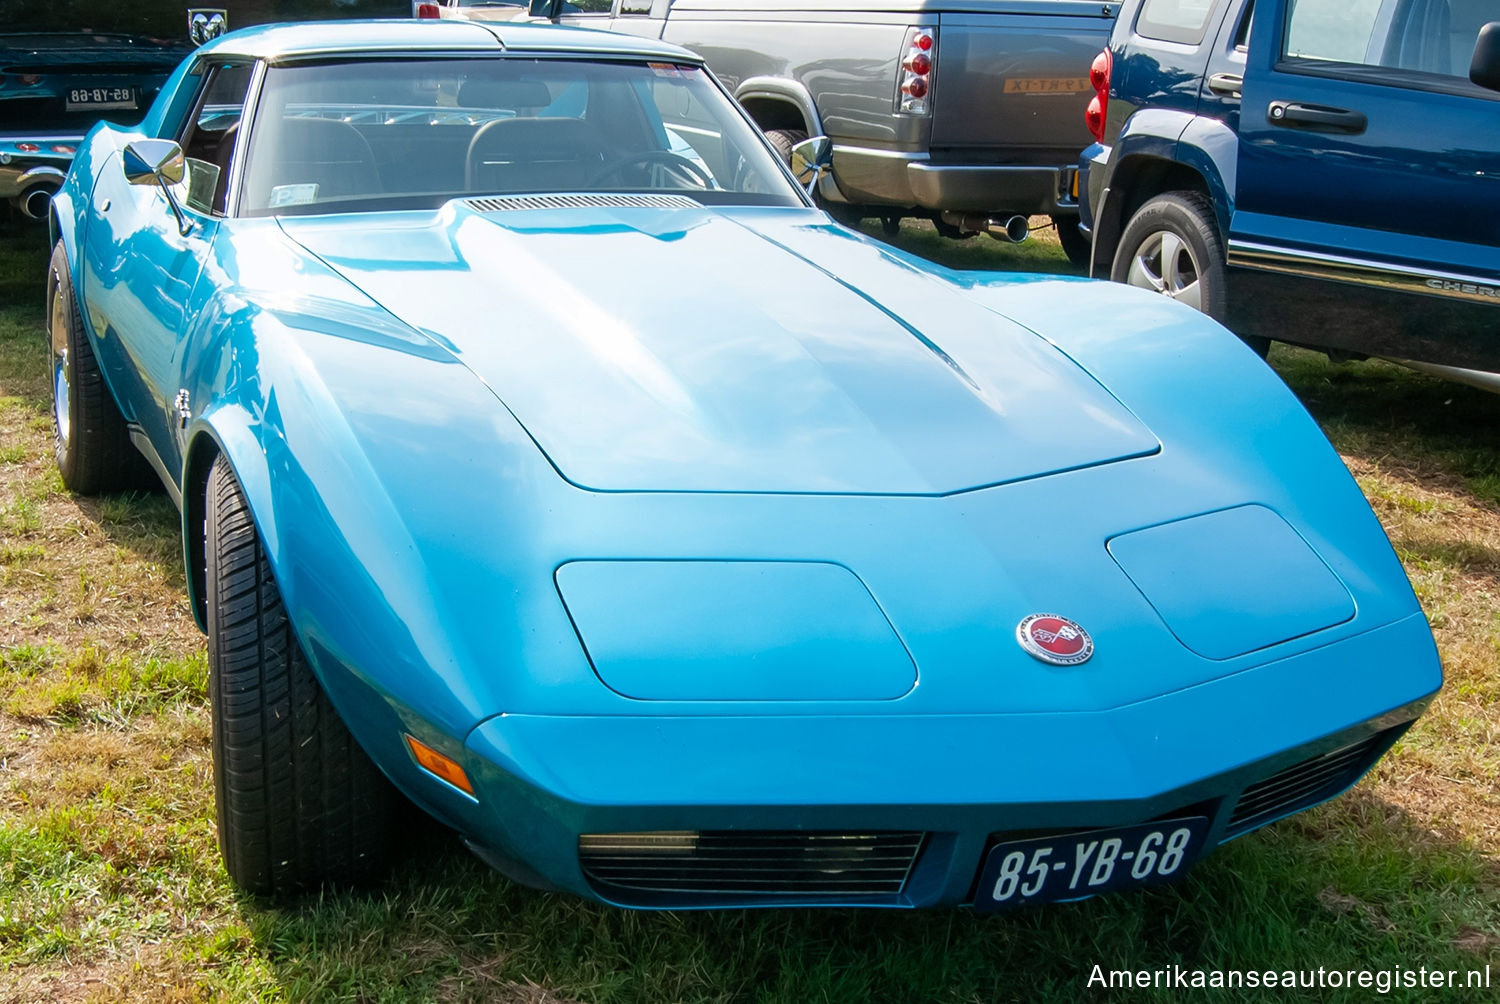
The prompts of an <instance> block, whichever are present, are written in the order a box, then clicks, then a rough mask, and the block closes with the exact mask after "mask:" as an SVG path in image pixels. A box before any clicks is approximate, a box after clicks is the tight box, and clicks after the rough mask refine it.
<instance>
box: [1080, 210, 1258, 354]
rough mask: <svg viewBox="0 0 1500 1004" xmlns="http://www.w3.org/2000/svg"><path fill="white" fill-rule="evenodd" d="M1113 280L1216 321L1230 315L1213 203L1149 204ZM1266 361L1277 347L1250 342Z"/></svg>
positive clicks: (1124, 243)
mask: <svg viewBox="0 0 1500 1004" xmlns="http://www.w3.org/2000/svg"><path fill="white" fill-rule="evenodd" d="M1109 277H1110V278H1111V279H1113V280H1114V281H1115V282H1123V283H1127V284H1128V285H1132V286H1139V287H1141V288H1142V289H1150V290H1154V291H1155V292H1158V293H1162V294H1164V295H1166V296H1170V297H1172V299H1174V300H1180V301H1182V302H1185V303H1187V304H1189V305H1190V306H1193V307H1196V308H1197V309H1199V310H1201V311H1202V312H1203V313H1205V314H1207V315H1208V316H1209V317H1212V318H1213V319H1214V320H1216V321H1219V322H1221V323H1222V322H1224V320H1225V319H1226V315H1227V314H1228V299H1227V289H1228V270H1227V268H1226V267H1225V264H1224V241H1223V238H1221V237H1220V236H1219V226H1218V223H1217V221H1216V220H1215V218H1214V209H1213V203H1212V202H1210V201H1209V199H1208V196H1206V195H1203V194H1201V193H1199V192H1168V193H1166V194H1165V195H1158V196H1156V197H1155V198H1154V199H1151V200H1149V201H1148V202H1146V203H1145V204H1144V205H1142V206H1141V208H1140V209H1137V210H1136V212H1135V215H1134V216H1132V217H1131V218H1130V223H1129V224H1128V225H1126V227H1125V233H1124V234H1122V235H1121V237H1120V245H1119V247H1118V248H1116V250H1115V260H1114V264H1113V267H1112V268H1111V269H1110V274H1109ZM1243 341H1244V342H1245V344H1247V345H1249V346H1250V348H1252V349H1254V350H1255V351H1256V352H1257V353H1258V354H1259V355H1260V356H1261V357H1262V358H1264V357H1265V355H1266V352H1267V351H1268V350H1269V349H1270V347H1271V343H1270V342H1269V341H1268V340H1267V339H1264V338H1246V339H1243Z"/></svg>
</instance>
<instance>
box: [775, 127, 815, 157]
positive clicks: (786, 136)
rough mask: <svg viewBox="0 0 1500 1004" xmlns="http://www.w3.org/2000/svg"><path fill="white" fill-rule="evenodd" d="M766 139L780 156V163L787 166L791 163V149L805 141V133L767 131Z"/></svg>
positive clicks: (799, 130)
mask: <svg viewBox="0 0 1500 1004" xmlns="http://www.w3.org/2000/svg"><path fill="white" fill-rule="evenodd" d="M766 139H768V140H770V141H771V145H772V146H773V147H775V148H776V152H777V153H779V154H780V155H781V162H782V163H783V164H788V165H789V164H791V162H792V147H794V146H796V145H797V144H798V143H801V142H802V141H803V140H805V139H807V133H805V132H803V131H802V130H801V129H767V130H766Z"/></svg>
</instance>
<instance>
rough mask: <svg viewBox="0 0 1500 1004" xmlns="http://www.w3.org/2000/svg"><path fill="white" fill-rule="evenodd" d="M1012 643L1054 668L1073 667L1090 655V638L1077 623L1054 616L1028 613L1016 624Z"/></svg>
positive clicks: (1092, 651) (1086, 659)
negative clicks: (1014, 639)
mask: <svg viewBox="0 0 1500 1004" xmlns="http://www.w3.org/2000/svg"><path fill="white" fill-rule="evenodd" d="M1016 641H1018V642H1020V643H1021V647H1022V648H1024V649H1025V650H1026V651H1027V652H1029V653H1030V654H1032V655H1034V656H1036V657H1037V658H1038V659H1040V660H1042V661H1043V662H1050V663H1052V664H1053V665H1054V666H1076V665H1078V664H1079V663H1081V662H1088V661H1089V657H1090V656H1092V655H1093V654H1094V639H1092V638H1090V637H1089V633H1088V632H1087V631H1085V630H1084V629H1083V628H1082V626H1080V625H1079V624H1077V623H1075V622H1073V621H1070V620H1068V619H1067V618H1066V617H1059V616H1057V614H1032V615H1031V616H1030V617H1027V618H1025V619H1024V620H1022V621H1021V623H1020V624H1018V625H1016Z"/></svg>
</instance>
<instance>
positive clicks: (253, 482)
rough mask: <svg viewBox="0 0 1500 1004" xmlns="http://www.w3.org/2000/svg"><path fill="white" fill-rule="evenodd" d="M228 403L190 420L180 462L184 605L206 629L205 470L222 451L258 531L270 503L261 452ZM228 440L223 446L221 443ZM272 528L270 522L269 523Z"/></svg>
mask: <svg viewBox="0 0 1500 1004" xmlns="http://www.w3.org/2000/svg"><path fill="white" fill-rule="evenodd" d="M235 411H236V409H235V408H233V407H223V408H218V409H215V411H213V412H210V413H208V414H206V415H204V416H202V417H200V418H199V420H198V421H197V422H196V423H195V427H194V428H193V430H192V431H191V432H190V433H189V439H188V443H187V447H186V449H184V451H183V465H182V485H181V488H182V557H183V562H184V567H185V568H186V571H187V575H186V578H187V590H188V606H189V607H190V608H191V609H192V611H193V620H194V621H196V622H197V624H198V630H200V631H202V632H204V633H207V631H208V558H207V553H206V551H205V547H206V544H207V536H206V534H207V531H206V527H205V520H206V519H207V517H208V499H207V495H206V493H207V491H208V472H209V471H210V470H212V469H213V465H214V461H215V460H217V459H218V458H219V457H220V456H224V457H225V459H226V461H227V462H228V464H229V467H230V469H231V470H232V471H234V475H235V478H236V479H237V480H238V481H239V483H240V489H241V490H242V491H243V492H244V493H245V502H246V504H247V505H248V506H249V507H250V514H251V518H252V519H253V520H254V522H255V525H256V526H257V527H259V528H260V529H261V533H262V535H263V536H264V534H265V533H266V530H267V529H268V526H270V525H269V524H268V521H267V520H266V519H264V518H263V516H264V514H266V513H267V512H268V511H269V509H270V505H271V501H270V477H269V471H268V470H267V469H266V460H265V453H264V451H262V450H261V448H260V443H259V441H258V440H257V439H256V438H255V435H254V434H253V433H252V432H251V431H250V423H249V418H250V416H248V415H245V416H237V415H236V414H235ZM226 444H228V445H226ZM270 528H271V529H274V527H270Z"/></svg>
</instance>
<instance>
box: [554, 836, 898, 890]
mask: <svg viewBox="0 0 1500 1004" xmlns="http://www.w3.org/2000/svg"><path fill="white" fill-rule="evenodd" d="M924 836H925V835H924V834H922V833H814V832H803V831H798V830H767V831H744V830H707V831H703V832H701V833H698V832H692V831H683V832H672V833H590V834H584V835H583V836H581V837H579V838H578V857H579V864H580V865H581V866H582V869H583V873H584V875H585V876H586V877H587V878H588V879H589V881H590V882H591V883H593V884H594V885H595V886H596V887H598V888H599V889H600V891H601V892H603V893H605V894H606V895H611V894H613V895H611V898H616V899H619V898H625V899H629V898H631V897H630V896H628V895H627V896H625V897H620V896H619V895H618V892H619V891H627V893H628V892H635V893H649V894H669V895H670V894H675V895H676V896H678V897H681V898H682V901H683V902H689V901H690V900H691V898H692V897H693V896H713V897H715V898H718V899H722V898H724V897H745V898H747V899H753V898H758V897H764V898H770V899H776V900H784V899H788V898H796V897H808V896H816V897H819V898H823V899H830V898H832V899H842V898H845V897H856V896H882V895H883V896H894V895H897V894H899V893H900V892H901V891H902V889H903V888H904V887H905V885H906V879H907V876H908V875H909V874H910V873H911V869H912V866H913V865H914V864H915V863H916V859H917V852H918V851H920V850H921V848H922V840H923V837H924Z"/></svg>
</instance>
